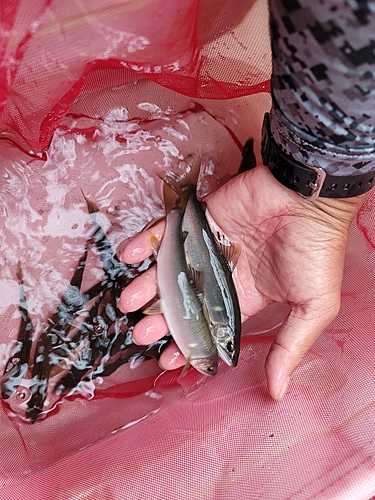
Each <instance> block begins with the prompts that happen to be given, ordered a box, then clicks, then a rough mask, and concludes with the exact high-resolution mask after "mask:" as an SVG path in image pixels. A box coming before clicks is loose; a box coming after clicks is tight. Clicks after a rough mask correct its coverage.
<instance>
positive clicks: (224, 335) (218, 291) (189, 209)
mask: <svg viewBox="0 0 375 500" xmlns="http://www.w3.org/2000/svg"><path fill="white" fill-rule="evenodd" d="M183 231H186V232H187V237H186V240H185V251H186V257H187V261H188V263H189V266H190V270H191V273H192V275H193V276H198V278H195V281H196V286H197V288H198V290H199V291H201V292H202V294H203V311H204V313H205V316H206V320H207V321H208V323H209V327H210V331H211V334H212V337H213V339H214V342H215V343H216V345H217V349H218V352H219V355H220V357H221V358H222V359H223V360H224V361H225V362H226V363H227V364H228V365H229V366H236V365H237V363H238V356H239V351H240V336H241V312H240V307H239V303H238V297H237V292H236V288H235V286H234V283H233V278H232V270H231V269H230V267H229V264H228V261H227V259H228V260H229V261H231V262H233V267H235V264H236V262H237V260H238V257H239V254H240V252H241V248H240V247H239V246H238V245H233V244H232V245H231V246H224V245H220V244H219V242H218V241H217V240H216V238H215V237H214V236H213V234H212V232H211V229H210V227H209V225H208V222H207V219H206V216H205V213H204V210H203V207H202V204H201V203H200V202H199V201H198V199H197V195H196V189H195V188H192V189H191V190H190V195H189V200H188V202H187V206H186V210H185V215H184V219H183ZM225 256H226V257H227V259H226V257H225Z"/></svg>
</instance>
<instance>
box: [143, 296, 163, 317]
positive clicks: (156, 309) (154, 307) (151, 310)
mask: <svg viewBox="0 0 375 500" xmlns="http://www.w3.org/2000/svg"><path fill="white" fill-rule="evenodd" d="M162 313H163V302H162V300H161V299H158V300H156V301H155V302H153V303H152V304H151V305H150V306H148V307H146V309H144V310H143V314H146V316H151V315H153V314H162Z"/></svg>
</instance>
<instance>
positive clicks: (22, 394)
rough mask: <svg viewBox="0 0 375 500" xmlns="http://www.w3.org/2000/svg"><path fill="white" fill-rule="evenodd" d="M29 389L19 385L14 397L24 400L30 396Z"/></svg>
mask: <svg viewBox="0 0 375 500" xmlns="http://www.w3.org/2000/svg"><path fill="white" fill-rule="evenodd" d="M30 395H31V393H30V391H29V389H28V388H27V387H22V386H20V387H19V388H18V390H17V392H16V398H17V399H18V400H20V401H26V400H27V399H29V398H30Z"/></svg>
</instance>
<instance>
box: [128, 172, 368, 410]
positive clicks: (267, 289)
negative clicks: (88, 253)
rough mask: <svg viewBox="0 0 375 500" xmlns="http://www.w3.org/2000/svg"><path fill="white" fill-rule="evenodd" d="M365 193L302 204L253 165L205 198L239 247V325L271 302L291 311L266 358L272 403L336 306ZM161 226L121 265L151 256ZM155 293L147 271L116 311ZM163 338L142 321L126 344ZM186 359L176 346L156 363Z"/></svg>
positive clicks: (155, 326) (153, 321)
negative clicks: (350, 232) (350, 237)
mask: <svg viewBox="0 0 375 500" xmlns="http://www.w3.org/2000/svg"><path fill="white" fill-rule="evenodd" d="M365 197H366V195H363V196H361V197H357V198H348V199H346V200H344V199H327V198H318V199H317V200H315V201H314V202H311V201H307V200H304V199H303V198H301V197H300V196H299V195H298V194H296V193H294V192H292V191H290V190H288V189H286V188H285V187H284V186H282V185H281V184H279V183H278V181H276V180H275V179H274V178H273V176H272V174H271V173H270V172H269V170H268V169H267V168H265V167H263V166H258V167H257V168H255V169H254V170H251V171H249V172H246V173H245V174H243V175H241V176H238V177H236V178H234V179H232V180H231V181H229V182H228V183H226V184H225V185H224V186H222V187H221V188H220V189H219V190H218V191H216V192H215V193H213V194H211V195H210V196H208V197H207V198H206V199H205V202H206V203H207V209H208V211H209V214H210V215H211V216H212V218H213V219H214V220H215V222H216V223H217V224H218V225H219V226H220V228H221V229H222V231H223V232H224V233H225V234H226V235H227V236H228V238H229V239H230V240H231V241H232V242H234V243H239V244H240V245H241V246H242V253H241V256H240V259H239V261H238V264H237V268H236V270H235V272H234V281H235V285H236V289H237V292H238V297H239V301H240V307H241V312H242V317H243V320H246V319H247V318H249V317H250V316H253V315H254V314H256V313H257V312H259V311H261V310H262V309H264V308H265V307H266V306H267V305H269V304H272V303H274V302H282V303H287V304H289V306H290V312H289V314H288V316H287V317H286V319H285V320H284V323H283V324H282V326H281V327H280V330H279V332H278V334H277V335H276V337H275V340H274V342H273V344H272V345H271V348H270V351H269V353H268V356H267V360H266V367H265V370H266V378H267V384H268V389H269V393H270V395H271V396H272V397H273V398H275V399H277V400H279V399H281V398H282V397H283V396H284V394H285V391H286V388H287V385H288V382H289V378H290V376H291V374H292V373H293V371H294V370H295V368H296V367H297V366H298V364H299V363H300V362H301V361H302V359H303V357H304V356H305V354H306V353H307V351H308V350H309V349H310V347H311V346H312V345H313V343H314V342H315V340H316V339H317V338H318V337H319V335H320V334H321V333H322V332H323V330H324V329H325V328H326V327H327V326H328V325H329V324H330V323H331V322H332V320H333V319H334V318H335V316H336V315H337V313H338V311H339V308H340V291H341V283H342V278H343V267H344V258H345V251H346V245H347V237H348V230H349V227H350V224H351V222H352V220H353V218H354V216H355V214H356V212H357V210H358V209H359V207H360V206H361V204H362V203H363V201H364V199H365ZM163 230H164V223H159V224H158V225H157V226H155V227H153V228H152V229H151V230H149V231H145V232H144V233H142V234H140V235H138V236H136V237H135V238H134V239H133V240H132V241H131V242H130V243H129V245H128V246H127V247H126V248H125V250H124V251H123V253H122V256H121V259H122V260H124V261H125V262H126V263H128V264H131V263H136V262H139V261H141V260H143V259H144V258H146V257H148V256H149V255H150V254H151V243H150V233H152V234H154V235H155V236H157V237H161V236H162V233H163ZM156 293H157V284H156V270H155V268H153V269H150V270H149V271H147V273H145V274H144V275H142V276H141V277H139V278H137V279H136V280H135V281H134V282H132V283H131V284H130V285H129V286H128V287H127V288H126V289H125V290H124V291H123V293H122V295H121V298H120V303H119V307H120V309H122V310H123V311H125V312H130V311H133V310H136V309H138V308H139V307H142V306H144V304H146V303H147V302H148V301H150V300H151V299H152V298H153V297H154V296H155V295H156ZM166 333H168V328H167V325H166V323H165V321H164V318H163V316H162V315H157V316H147V317H146V318H144V319H142V320H141V321H140V322H139V323H138V324H137V325H136V327H135V329H134V332H133V339H134V341H135V342H136V343H138V344H149V343H151V342H154V341H156V340H157V339H159V338H161V337H162V336H163V335H165V334H166ZM184 364H185V360H184V358H183V356H182V355H181V353H179V352H178V349H177V348H176V346H175V345H172V346H169V348H168V349H167V350H166V351H164V353H163V355H162V357H161V358H160V365H161V366H162V367H163V368H164V369H172V368H178V367H180V366H183V365H184Z"/></svg>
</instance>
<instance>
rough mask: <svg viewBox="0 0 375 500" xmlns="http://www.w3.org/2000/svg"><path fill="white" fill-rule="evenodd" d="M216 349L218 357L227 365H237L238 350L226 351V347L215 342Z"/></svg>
mask: <svg viewBox="0 0 375 500" xmlns="http://www.w3.org/2000/svg"><path fill="white" fill-rule="evenodd" d="M217 350H218V353H219V356H220V358H221V359H222V360H223V361H224V362H225V363H226V364H227V365H228V366H231V367H232V368H234V367H236V366H237V363H238V354H239V353H238V350H234V351H233V352H231V353H230V352H228V350H227V349H226V347H224V346H222V345H221V344H219V343H218V344H217Z"/></svg>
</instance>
